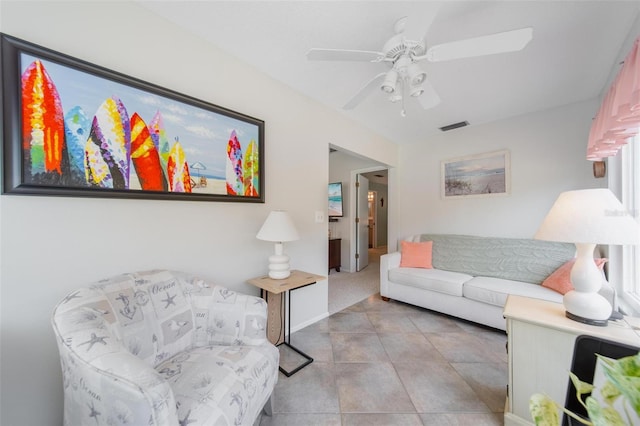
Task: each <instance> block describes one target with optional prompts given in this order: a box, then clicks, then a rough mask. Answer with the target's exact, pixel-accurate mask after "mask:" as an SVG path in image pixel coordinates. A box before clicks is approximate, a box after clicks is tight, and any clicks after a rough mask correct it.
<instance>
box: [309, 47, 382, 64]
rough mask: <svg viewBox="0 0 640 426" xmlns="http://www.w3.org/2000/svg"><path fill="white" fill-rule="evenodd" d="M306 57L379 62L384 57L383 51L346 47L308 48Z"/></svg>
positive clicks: (323, 59)
mask: <svg viewBox="0 0 640 426" xmlns="http://www.w3.org/2000/svg"><path fill="white" fill-rule="evenodd" d="M307 59H309V60H311V61H363V62H380V61H382V60H383V59H384V53H381V52H372V51H368V50H346V49H316V48H313V49H309V51H308V52H307Z"/></svg>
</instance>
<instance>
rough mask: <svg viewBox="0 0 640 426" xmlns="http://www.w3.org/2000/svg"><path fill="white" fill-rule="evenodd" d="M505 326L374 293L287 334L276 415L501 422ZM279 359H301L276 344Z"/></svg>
mask: <svg viewBox="0 0 640 426" xmlns="http://www.w3.org/2000/svg"><path fill="white" fill-rule="evenodd" d="M506 340H507V338H506V334H505V333H504V332H501V331H498V330H493V329H489V328H484V327H481V326H478V325H475V324H473V323H469V322H466V321H462V320H457V319H455V318H452V317H448V316H446V315H441V314H438V313H435V312H432V311H429V310H426V309H422V308H417V307H414V306H411V305H407V304H404V303H400V302H395V301H390V302H384V301H382V299H381V298H380V295H379V294H378V295H374V296H371V297H369V298H368V299H366V300H363V301H362V302H360V303H357V304H355V305H352V306H350V307H349V308H347V309H345V310H343V311H340V312H337V313H335V314H333V315H331V316H330V317H328V318H326V319H324V320H322V321H320V322H317V323H315V324H313V325H311V326H309V327H307V328H305V329H303V330H300V331H298V332H296V333H293V334H292V339H291V343H292V344H293V345H294V346H296V347H297V348H299V349H301V350H302V351H303V352H306V353H307V354H309V355H310V356H312V357H313V358H314V362H313V363H312V364H310V365H308V366H307V367H305V368H303V369H302V370H300V371H299V372H297V373H296V374H294V375H293V376H291V377H286V376H285V375H283V374H282V373H280V377H279V379H278V384H277V385H276V389H275V394H274V399H273V408H274V413H273V416H272V417H267V416H263V418H262V420H261V423H260V424H261V425H262V426H275V425H287V426H289V425H292V426H293V425H295V426H307V425H338V426H339V425H343V426H352V425H366V426H374V425H402V426H405V425H407V426H409V425H434V426H438V425H474V426H484V425H502V424H503V419H502V416H503V413H502V412H503V410H504V402H505V398H506V386H507V354H506V351H505V344H506ZM280 348H281V357H282V360H281V363H282V365H283V366H285V368H287V369H291V368H293V367H294V366H295V365H296V363H297V362H298V361H299V358H298V356H297V355H296V354H295V352H292V351H289V350H288V349H287V348H286V347H284V346H281V347H280Z"/></svg>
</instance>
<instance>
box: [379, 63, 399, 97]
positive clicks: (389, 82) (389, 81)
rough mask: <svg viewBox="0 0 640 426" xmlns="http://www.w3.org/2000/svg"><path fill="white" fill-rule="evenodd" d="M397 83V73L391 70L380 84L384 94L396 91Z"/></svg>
mask: <svg viewBox="0 0 640 426" xmlns="http://www.w3.org/2000/svg"><path fill="white" fill-rule="evenodd" d="M397 82H398V71H396V70H394V69H392V70H389V72H388V73H387V75H386V76H385V77H384V81H383V82H382V86H380V89H382V91H383V92H385V93H393V92H395V91H396V83H397Z"/></svg>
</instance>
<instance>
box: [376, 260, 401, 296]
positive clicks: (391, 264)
mask: <svg viewBox="0 0 640 426" xmlns="http://www.w3.org/2000/svg"><path fill="white" fill-rule="evenodd" d="M399 266H400V252H398V251H396V252H393V253H387V254H383V255H382V256H380V295H381V296H383V297H390V296H389V270H391V269H394V268H398V267H399Z"/></svg>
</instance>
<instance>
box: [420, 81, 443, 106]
mask: <svg viewBox="0 0 640 426" xmlns="http://www.w3.org/2000/svg"><path fill="white" fill-rule="evenodd" d="M422 88H423V89H424V92H423V93H422V94H421V95H420V96H418V102H420V105H421V106H422V108H423V109H430V108H433V107H435V106H436V105H438V104H439V103H440V96H438V93H437V92H436V91H435V89H434V88H433V86H432V85H431V83H430V82H429V80H425V81H424V82H422Z"/></svg>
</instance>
